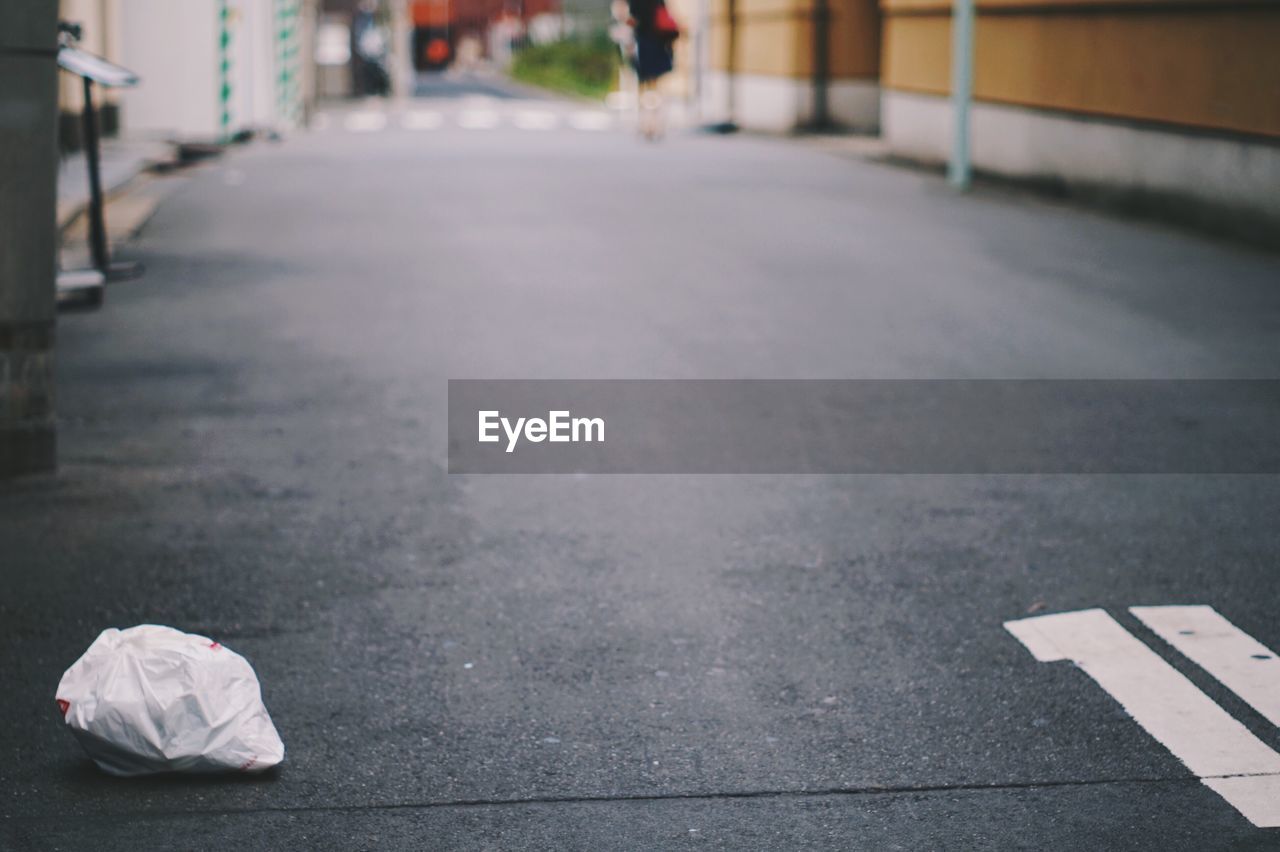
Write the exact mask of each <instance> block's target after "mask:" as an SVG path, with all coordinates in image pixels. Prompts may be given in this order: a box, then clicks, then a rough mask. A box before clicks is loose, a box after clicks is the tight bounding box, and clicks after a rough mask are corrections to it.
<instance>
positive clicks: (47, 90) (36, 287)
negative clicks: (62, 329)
mask: <svg viewBox="0 0 1280 852" xmlns="http://www.w3.org/2000/svg"><path fill="white" fill-rule="evenodd" d="M57 25H58V4H57V3H52V2H49V0H4V2H3V3H0V477H7V476H15V475H18V474H23V473H35V472H37V471H45V470H52V469H53V467H54V447H55V444H54V421H53V337H54V315H55V314H54V312H55V304H54V276H55V268H54V255H55V252H56V251H57V244H56V236H55V234H56V227H55V217H56V212H55V211H56V197H57V185H56V181H57V174H58V159H57V114H58V69H57V64H56V50H57Z"/></svg>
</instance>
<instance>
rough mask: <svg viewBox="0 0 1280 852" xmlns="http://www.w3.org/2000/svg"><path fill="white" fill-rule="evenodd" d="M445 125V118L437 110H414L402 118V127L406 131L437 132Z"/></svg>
mask: <svg viewBox="0 0 1280 852" xmlns="http://www.w3.org/2000/svg"><path fill="white" fill-rule="evenodd" d="M442 124H444V116H443V115H441V114H440V113H438V112H436V111H435V110H425V109H420V110H414V111H413V112H406V113H405V114H404V115H402V116H400V126H401V127H403V128H404V129H405V130H435V129H436V128H437V127H440V126H441V125H442Z"/></svg>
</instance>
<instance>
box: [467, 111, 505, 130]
mask: <svg viewBox="0 0 1280 852" xmlns="http://www.w3.org/2000/svg"><path fill="white" fill-rule="evenodd" d="M501 120H502V119H501V117H500V116H499V115H498V113H496V112H495V111H493V110H491V109H470V110H467V111H466V112H464V113H462V114H461V115H459V116H458V126H459V127H461V128H462V129H464V130H492V129H493V128H495V127H497V126H498V124H499V122H500V121H501Z"/></svg>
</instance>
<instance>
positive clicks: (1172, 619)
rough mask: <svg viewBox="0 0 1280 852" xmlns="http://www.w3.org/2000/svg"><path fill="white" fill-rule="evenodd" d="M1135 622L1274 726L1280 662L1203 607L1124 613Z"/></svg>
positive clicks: (1279, 705)
mask: <svg viewBox="0 0 1280 852" xmlns="http://www.w3.org/2000/svg"><path fill="white" fill-rule="evenodd" d="M1129 612H1131V613H1133V614H1134V615H1135V616H1136V617H1137V618H1138V620H1139V621H1141V622H1142V623H1143V624H1145V625H1146V626H1147V627H1149V628H1151V630H1152V632H1153V633H1155V634H1156V635H1157V636H1159V637H1160V638H1161V639H1163V640H1164V641H1166V642H1168V643H1169V644H1170V645H1172V646H1173V647H1174V648H1176V649H1177V650H1178V651H1179V652H1180V653H1182V654H1183V655H1184V656H1186V657H1187V659H1189V660H1191V661H1192V662H1193V663H1195V664H1196V665H1198V666H1199V667H1200V668H1202V669H1204V670H1205V671H1207V672H1208V673H1209V674H1211V675H1213V676H1214V677H1215V678H1217V679H1218V680H1219V681H1220V682H1221V683H1222V684H1223V686H1225V687H1227V688H1228V689H1230V690H1231V691H1232V692H1234V693H1235V694H1236V695H1238V696H1240V697H1241V698H1242V699H1244V700H1245V701H1246V702H1248V704H1249V706H1251V707H1252V708H1253V709H1254V710H1257V711H1258V712H1259V713H1261V714H1262V715H1263V716H1264V717H1266V719H1267V721H1269V722H1270V723H1271V724H1273V725H1280V659H1277V658H1276V655H1275V654H1274V653H1273V652H1272V651H1271V649H1269V648H1267V647H1266V646H1265V645H1263V644H1262V643H1261V642H1259V641H1258V640H1256V639H1254V638H1253V637H1252V636H1250V635H1249V634H1247V633H1245V632H1244V631H1243V630H1241V629H1240V628H1238V627H1236V626H1235V625H1234V624H1232V623H1231V622H1230V621H1227V620H1226V619H1225V618H1223V617H1222V616H1221V615H1219V614H1218V613H1217V612H1216V611H1215V610H1214V609H1213V607H1209V606H1135V607H1130V608H1129Z"/></svg>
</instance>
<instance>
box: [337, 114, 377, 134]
mask: <svg viewBox="0 0 1280 852" xmlns="http://www.w3.org/2000/svg"><path fill="white" fill-rule="evenodd" d="M342 126H343V127H345V128H346V129H347V130H350V131H351V132H352V133H373V132H375V131H378V130H381V129H382V128H384V127H386V126H387V114H386V113H385V112H353V113H351V114H350V115H348V116H347V118H346V120H345V121H344V122H343V123H342Z"/></svg>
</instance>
